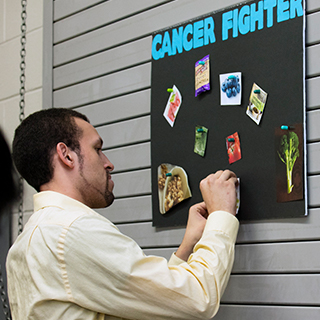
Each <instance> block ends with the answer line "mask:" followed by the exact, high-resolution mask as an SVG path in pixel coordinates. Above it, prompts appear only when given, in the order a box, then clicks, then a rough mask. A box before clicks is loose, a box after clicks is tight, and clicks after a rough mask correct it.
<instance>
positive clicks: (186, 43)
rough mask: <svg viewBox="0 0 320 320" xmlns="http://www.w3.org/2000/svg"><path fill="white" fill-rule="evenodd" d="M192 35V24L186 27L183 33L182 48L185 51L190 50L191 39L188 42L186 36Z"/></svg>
mask: <svg viewBox="0 0 320 320" xmlns="http://www.w3.org/2000/svg"><path fill="white" fill-rule="evenodd" d="M192 33H193V30H192V24H188V25H186V27H185V29H184V31H183V48H184V50H186V51H190V50H191V49H192V39H191V40H190V41H188V35H189V34H192Z"/></svg>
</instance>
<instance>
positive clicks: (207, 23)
mask: <svg viewBox="0 0 320 320" xmlns="http://www.w3.org/2000/svg"><path fill="white" fill-rule="evenodd" d="M209 40H210V43H214V42H216V36H215V35H214V21H213V18H212V17H208V18H206V19H204V45H205V46H206V45H208V44H209Z"/></svg>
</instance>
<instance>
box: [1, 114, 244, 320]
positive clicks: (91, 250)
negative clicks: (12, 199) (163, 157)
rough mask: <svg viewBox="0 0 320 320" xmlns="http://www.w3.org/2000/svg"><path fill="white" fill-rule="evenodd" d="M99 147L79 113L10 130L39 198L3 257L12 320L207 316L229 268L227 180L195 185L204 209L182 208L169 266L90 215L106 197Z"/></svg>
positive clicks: (234, 226)
mask: <svg viewBox="0 0 320 320" xmlns="http://www.w3.org/2000/svg"><path fill="white" fill-rule="evenodd" d="M102 143H103V142H102V139H101V137H100V136H99V134H98V133H97V131H96V130H95V128H94V127H93V126H92V125H91V124H90V123H89V122H88V119H87V118H86V117H85V116H83V115H81V114H79V113H77V112H75V111H72V110H67V109H49V110H42V111H39V112H36V113H34V114H32V115H31V116H29V117H28V118H26V119H25V120H24V121H23V122H22V124H21V125H20V126H19V127H18V128H17V130H16V133H15V138H14V142H13V159H14V162H15V164H16V167H17V169H18V170H19V172H20V173H21V174H22V175H23V176H24V178H25V179H26V180H27V182H28V183H29V184H30V185H32V186H33V187H34V188H35V189H36V190H37V191H40V192H39V193H38V194H36V195H35V196H34V214H33V215H32V216H31V218H30V219H29V221H28V223H27V224H26V226H25V228H24V231H23V232H22V234H21V235H20V236H19V237H18V239H17V240H16V242H15V244H14V245H13V246H12V248H11V249H10V252H9V254H8V258H7V272H8V283H9V290H8V292H9V301H10V306H11V310H12V314H13V319H14V320H22V319H62V320H63V319H67V320H72V319H86V320H93V319H119V318H120V319H139V320H143V319H148V320H150V319H184V320H186V319H211V317H213V316H214V314H215V313H216V312H217V310H218V307H219V301H220V298H221V295H222V293H223V291H224V289H225V287H226V284H227V282H228V279H229V275H230V271H231V268H232V263H233V256H234V244H235V239H236V235H237V231H238V220H237V219H236V218H235V217H234V215H235V211H236V191H235V185H236V183H237V179H236V176H235V174H234V173H232V172H230V171H218V172H217V173H215V174H212V175H209V176H208V177H207V178H206V179H204V180H203V181H201V183H200V189H201V192H202V196H203V200H204V202H202V203H199V204H196V205H194V206H193V207H191V208H190V211H189V219H188V224H187V228H186V232H185V236H184V238H183V241H182V243H181V245H180V247H179V248H178V250H177V252H176V253H175V254H173V255H172V258H171V259H170V261H169V263H168V262H167V261H166V260H165V259H164V258H161V257H154V256H146V255H144V253H143V252H142V250H141V248H140V247H139V246H138V245H137V244H136V243H135V242H134V241H133V240H132V239H130V238H128V237H126V236H125V235H123V234H121V233H120V232H119V230H118V229H117V228H116V227H115V226H114V225H113V224H112V223H111V222H110V221H109V220H107V219H105V218H104V217H102V216H100V215H99V214H97V213H96V212H94V211H93V210H91V209H90V208H101V207H106V206H109V205H111V204H112V202H113V199H114V196H113V193H112V191H113V186H114V183H113V181H112V179H111V174H110V173H111V172H112V170H113V169H114V166H113V164H112V163H111V162H110V161H109V160H108V158H107V157H106V156H105V155H104V154H103V153H102Z"/></svg>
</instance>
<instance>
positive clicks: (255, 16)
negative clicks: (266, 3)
mask: <svg viewBox="0 0 320 320" xmlns="http://www.w3.org/2000/svg"><path fill="white" fill-rule="evenodd" d="M250 18H251V28H250V31H251V32H254V31H256V21H258V30H261V29H262V28H263V1H259V3H258V11H256V4H255V3H253V4H252V5H251V14H250Z"/></svg>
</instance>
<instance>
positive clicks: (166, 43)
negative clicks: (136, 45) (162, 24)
mask: <svg viewBox="0 0 320 320" xmlns="http://www.w3.org/2000/svg"><path fill="white" fill-rule="evenodd" d="M166 52H167V53H168V56H171V55H172V50H171V39H170V35H169V32H168V31H166V32H165V33H164V36H163V42H162V54H163V55H165V54H166Z"/></svg>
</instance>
